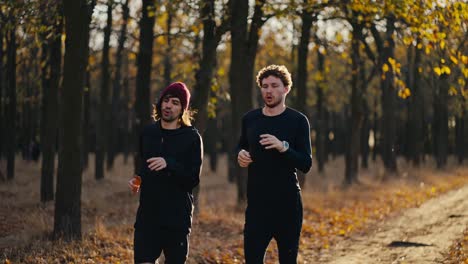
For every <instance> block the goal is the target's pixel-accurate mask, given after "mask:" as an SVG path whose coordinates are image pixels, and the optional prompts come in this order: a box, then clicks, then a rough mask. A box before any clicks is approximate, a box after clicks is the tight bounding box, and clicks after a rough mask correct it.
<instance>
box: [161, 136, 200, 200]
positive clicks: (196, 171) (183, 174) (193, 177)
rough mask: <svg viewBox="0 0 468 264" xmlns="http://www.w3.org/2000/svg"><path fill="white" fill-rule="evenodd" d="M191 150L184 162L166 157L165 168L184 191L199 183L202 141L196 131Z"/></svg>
mask: <svg viewBox="0 0 468 264" xmlns="http://www.w3.org/2000/svg"><path fill="white" fill-rule="evenodd" d="M190 150H191V152H190V154H189V155H188V159H187V160H186V161H185V162H181V161H177V160H175V159H173V158H170V157H168V158H166V157H164V159H165V160H166V163H167V169H168V170H169V172H170V173H171V177H173V178H174V180H175V182H176V183H177V184H178V185H179V186H181V187H182V189H183V190H184V191H188V192H190V191H192V189H193V188H195V187H196V186H197V185H198V184H199V183H200V172H201V166H202V163H203V142H202V139H201V137H200V134H198V133H196V135H195V136H194V140H193V142H192V147H191V148H190Z"/></svg>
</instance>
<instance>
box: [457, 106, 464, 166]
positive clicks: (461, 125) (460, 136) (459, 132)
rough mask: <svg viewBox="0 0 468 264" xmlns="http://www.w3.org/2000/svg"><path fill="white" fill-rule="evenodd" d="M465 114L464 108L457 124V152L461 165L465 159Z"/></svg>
mask: <svg viewBox="0 0 468 264" xmlns="http://www.w3.org/2000/svg"><path fill="white" fill-rule="evenodd" d="M465 115H466V111H465V110H463V113H462V115H461V116H459V117H457V119H456V125H455V142H456V143H455V146H456V154H457V158H458V163H459V164H460V165H461V164H463V160H464V159H465V148H464V147H465V138H464V137H463V133H464V131H465V126H466V124H465Z"/></svg>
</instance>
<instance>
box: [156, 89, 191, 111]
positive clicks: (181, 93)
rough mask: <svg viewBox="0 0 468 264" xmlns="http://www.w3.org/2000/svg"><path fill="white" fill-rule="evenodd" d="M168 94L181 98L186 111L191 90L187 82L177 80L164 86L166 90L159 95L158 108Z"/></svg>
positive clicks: (183, 108)
mask: <svg viewBox="0 0 468 264" xmlns="http://www.w3.org/2000/svg"><path fill="white" fill-rule="evenodd" d="M167 95H170V96H171V97H177V98H179V100H180V103H181V104H182V110H183V111H186V110H187V109H188V106H189V102H190V91H189V90H188V89H187V86H186V85H185V83H183V82H175V83H172V84H170V85H169V86H167V87H166V88H164V90H163V91H162V92H161V95H160V96H159V100H158V104H157V105H158V108H159V107H160V106H161V102H162V100H163V98H164V97H165V96H167ZM158 111H161V109H158Z"/></svg>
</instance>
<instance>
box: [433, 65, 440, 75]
mask: <svg viewBox="0 0 468 264" xmlns="http://www.w3.org/2000/svg"><path fill="white" fill-rule="evenodd" d="M434 72H435V73H436V74H437V75H438V76H440V75H441V74H442V71H441V69H440V67H434Z"/></svg>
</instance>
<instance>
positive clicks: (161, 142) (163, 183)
mask: <svg viewBox="0 0 468 264" xmlns="http://www.w3.org/2000/svg"><path fill="white" fill-rule="evenodd" d="M139 155H140V160H141V163H140V166H139V170H138V171H137V174H138V175H140V176H141V178H142V183H141V189H140V205H139V207H138V212H137V217H136V222H135V228H146V229H151V228H168V229H174V230H178V231H182V232H187V233H188V232H190V228H191V224H192V212H193V195H192V189H193V188H194V187H196V186H197V185H198V184H199V182H200V170H201V166H202V157H203V144H202V140H201V137H200V134H199V133H198V132H197V130H196V129H195V128H194V127H191V126H182V127H180V128H178V129H174V130H168V129H163V128H162V127H161V124H160V122H156V123H154V124H150V125H148V126H146V127H145V128H144V129H143V131H142V133H141V135H140V152H139ZM152 157H163V158H164V159H165V160H166V163H167V167H166V168H164V169H163V170H160V171H151V170H150V169H149V168H148V163H147V160H148V159H149V158H152Z"/></svg>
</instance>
